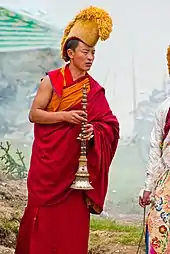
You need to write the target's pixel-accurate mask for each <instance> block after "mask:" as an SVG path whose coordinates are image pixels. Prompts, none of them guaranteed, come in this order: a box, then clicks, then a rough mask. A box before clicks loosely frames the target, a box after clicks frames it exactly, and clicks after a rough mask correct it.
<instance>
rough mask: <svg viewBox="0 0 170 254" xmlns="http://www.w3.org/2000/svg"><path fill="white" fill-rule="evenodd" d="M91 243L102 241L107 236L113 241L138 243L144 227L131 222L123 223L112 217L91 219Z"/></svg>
mask: <svg viewBox="0 0 170 254" xmlns="http://www.w3.org/2000/svg"><path fill="white" fill-rule="evenodd" d="M90 228H91V244H92V245H94V244H97V242H98V243H99V242H100V243H101V242H102V241H103V240H105V238H106V237H105V236H106V235H107V238H108V239H109V242H110V243H111V242H112V243H121V244H124V245H137V244H138V243H139V241H140V238H141V234H142V227H141V226H135V225H131V224H124V225H123V224H121V223H118V222H116V221H112V220H110V219H96V218H92V219H91V225H90ZM102 237H103V240H102Z"/></svg>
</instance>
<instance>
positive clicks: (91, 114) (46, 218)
mask: <svg viewBox="0 0 170 254" xmlns="http://www.w3.org/2000/svg"><path fill="white" fill-rule="evenodd" d="M66 70H67V69H66ZM67 72H68V70H67ZM66 76H67V77H66V78H67V79H66V83H71V82H70V76H69V75H66ZM68 76H69V78H68ZM49 77H50V79H51V83H52V85H53V87H54V91H55V92H56V93H57V94H58V96H59V97H60V96H61V95H62V91H63V89H64V87H63V86H64V85H63V84H62V82H61V81H60V82H59V80H60V78H61V77H60V73H59V70H56V71H53V72H50V73H49ZM85 78H88V80H89V84H90V91H89V92H88V122H89V123H92V124H93V126H94V140H93V141H91V142H89V144H88V151H87V158H88V170H89V173H90V180H91V182H92V185H93V187H94V190H90V191H78V190H73V189H71V188H70V185H71V184H72V182H73V181H74V179H75V173H76V171H77V168H78V159H79V156H80V142H79V141H78V140H77V137H78V135H79V133H80V126H79V125H73V124H70V123H66V122H62V123H57V124H51V125H42V124H35V127H34V130H35V131H34V132H35V135H34V136H35V139H34V143H33V148H32V157H31V163H30V169H29V174H28V205H27V207H26V210H25V213H24V216H23V218H22V221H21V225H20V230H19V236H18V241H17V247H16V252H15V253H16V254H52V253H56V254H87V252H88V237H89V219H90V212H92V213H96V212H97V213H100V212H101V211H102V209H103V205H104V200H105V196H106V192H107V187H108V172H109V166H110V164H111V161H112V159H113V157H114V154H115V151H116V148H117V144H118V139H119V124H118V121H117V119H116V117H115V116H114V115H113V114H112V112H111V110H110V108H109V105H108V102H107V100H106V98H105V93H104V89H103V88H102V87H101V86H100V85H99V84H98V83H97V82H96V81H95V80H94V79H93V78H92V77H91V76H89V75H86V77H84V79H85ZM68 79H69V80H68ZM76 82H78V81H75V82H73V81H72V84H67V85H74V84H76ZM61 98H62V97H61ZM73 109H81V103H78V104H76V105H74V106H73V107H72V108H69V110H73ZM87 197H88V199H89V200H90V204H91V206H90V207H88V206H87V202H86V198H87Z"/></svg>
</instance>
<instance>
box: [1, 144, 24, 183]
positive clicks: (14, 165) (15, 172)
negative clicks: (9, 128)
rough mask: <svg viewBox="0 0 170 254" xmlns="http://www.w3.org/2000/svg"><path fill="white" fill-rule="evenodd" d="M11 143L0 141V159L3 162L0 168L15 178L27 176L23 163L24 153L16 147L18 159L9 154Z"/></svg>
mask: <svg viewBox="0 0 170 254" xmlns="http://www.w3.org/2000/svg"><path fill="white" fill-rule="evenodd" d="M10 148H11V144H10V143H9V142H8V141H7V142H6V146H5V145H3V143H2V142H1V143H0V149H1V150H2V151H3V155H1V156H0V160H1V161H2V162H3V165H4V166H3V167H2V168H1V170H3V172H4V173H5V174H7V175H9V174H10V175H12V176H13V177H14V178H16V179H23V178H25V177H26V176H27V168H26V165H25V163H24V155H23V153H22V152H20V151H19V150H18V149H17V151H16V155H17V157H18V161H20V163H18V162H16V160H15V159H14V158H13V157H12V155H11V154H10Z"/></svg>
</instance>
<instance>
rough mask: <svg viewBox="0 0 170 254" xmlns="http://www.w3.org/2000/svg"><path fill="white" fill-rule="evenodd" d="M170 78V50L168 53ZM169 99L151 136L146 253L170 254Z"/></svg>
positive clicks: (143, 200) (143, 202)
mask: <svg viewBox="0 0 170 254" xmlns="http://www.w3.org/2000/svg"><path fill="white" fill-rule="evenodd" d="M167 60H168V69H169V74H170V47H168V50H167ZM169 169H170V97H168V98H167V99H166V100H165V101H164V102H163V103H162V104H161V105H160V106H159V108H158V110H157V111H156V115H155V121H154V127H153V130H152V133H151V140H150V154H149V163H148V166H147V170H146V180H145V188H144V189H143V190H141V192H140V195H139V204H140V206H141V207H146V206H147V205H150V204H151V206H150V208H149V211H148V214H147V219H146V230H145V240H146V253H147V254H169V253H170V170H169Z"/></svg>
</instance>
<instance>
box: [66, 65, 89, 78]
mask: <svg viewBox="0 0 170 254" xmlns="http://www.w3.org/2000/svg"><path fill="white" fill-rule="evenodd" d="M69 69H70V72H71V75H72V78H73V81H75V80H77V79H79V78H82V77H84V76H85V75H86V72H85V71H81V70H79V69H77V68H76V67H75V66H74V65H72V64H70V65H69Z"/></svg>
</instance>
